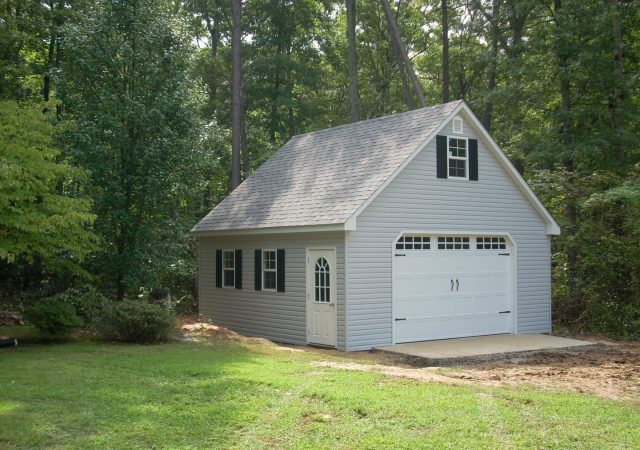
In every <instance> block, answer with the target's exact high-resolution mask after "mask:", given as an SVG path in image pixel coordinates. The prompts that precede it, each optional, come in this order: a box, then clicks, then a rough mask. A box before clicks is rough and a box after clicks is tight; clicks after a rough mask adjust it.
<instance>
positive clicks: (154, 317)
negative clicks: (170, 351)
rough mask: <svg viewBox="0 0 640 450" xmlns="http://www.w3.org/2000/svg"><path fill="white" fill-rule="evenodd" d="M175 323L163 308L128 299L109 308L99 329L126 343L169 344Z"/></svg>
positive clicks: (104, 313)
mask: <svg viewBox="0 0 640 450" xmlns="http://www.w3.org/2000/svg"><path fill="white" fill-rule="evenodd" d="M174 323H175V319H174V317H173V314H171V312H169V311H167V310H166V309H164V308H163V307H162V306H160V305H155V304H152V303H147V302H141V301H131V300H127V301H123V302H118V303H112V304H110V305H108V306H107V307H106V308H105V309H104V311H103V314H102V317H101V319H100V320H99V321H98V328H99V329H100V330H101V331H102V332H103V333H104V334H105V335H107V336H112V337H115V338H117V339H119V340H121V341H124V342H136V343H140V344H150V343H154V342H160V341H166V340H167V339H168V338H169V334H170V333H171V331H172V330H173V326H174Z"/></svg>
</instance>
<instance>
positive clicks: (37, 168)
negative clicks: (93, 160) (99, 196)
mask: <svg viewBox="0 0 640 450" xmlns="http://www.w3.org/2000/svg"><path fill="white" fill-rule="evenodd" d="M42 110H43V105H42V104H31V105H29V104H22V105H19V104H18V103H16V102H13V101H1V102H0V136H2V137H3V142H2V145H0V259H2V260H5V261H7V262H9V263H12V262H14V261H16V260H17V259H21V260H26V261H31V262H33V261H35V260H38V261H41V262H43V263H44V265H45V266H46V267H47V268H48V269H49V270H52V271H61V270H62V269H73V270H78V266H77V264H78V262H79V261H80V260H82V259H83V258H84V257H85V256H86V255H87V254H88V253H89V252H91V251H92V250H95V249H96V246H97V242H98V241H97V238H96V236H95V235H94V234H93V232H92V231H91V229H90V225H91V224H92V223H93V221H94V219H95V215H94V214H92V213H91V212H90V208H91V202H90V201H89V200H88V199H86V198H81V197H78V196H74V195H73V192H72V191H71V189H70V185H71V184H74V183H77V182H78V180H79V179H81V178H82V177H83V176H84V175H85V174H84V173H83V172H82V171H80V170H78V169H74V168H72V167H71V166H69V165H68V164H67V163H66V162H64V161H60V151H59V150H57V149H56V148H55V147H54V145H53V137H54V134H55V132H56V130H55V127H54V125H53V124H52V123H51V120H50V118H49V117H48V116H46V115H44V114H43V113H42Z"/></svg>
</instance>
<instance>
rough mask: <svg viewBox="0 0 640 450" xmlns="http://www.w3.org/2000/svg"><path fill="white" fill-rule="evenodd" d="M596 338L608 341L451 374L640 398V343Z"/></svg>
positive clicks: (479, 380)
mask: <svg viewBox="0 0 640 450" xmlns="http://www.w3.org/2000/svg"><path fill="white" fill-rule="evenodd" d="M583 339H584V337H583ZM597 342H598V343H601V344H605V345H600V346H598V347H596V348H592V349H586V350H584V351H578V352H576V351H571V352H570V351H544V352H538V353H535V354H532V355H527V356H526V357H524V358H517V357H512V358H509V359H507V360H505V361H499V362H493V363H487V364H480V365H477V366H470V367H465V368H464V369H462V370H460V371H459V373H457V374H456V373H452V374H451V375H450V376H452V377H463V379H465V380H472V381H477V382H485V381H491V382H496V381H497V382H501V383H506V384H531V385H536V386H541V387H548V388H553V389H563V390H571V391H574V392H584V393H589V394H593V395H597V396H601V397H607V398H612V399H623V398H630V399H636V400H640V344H638V343H618V342H611V341H605V340H602V339H598V340H597Z"/></svg>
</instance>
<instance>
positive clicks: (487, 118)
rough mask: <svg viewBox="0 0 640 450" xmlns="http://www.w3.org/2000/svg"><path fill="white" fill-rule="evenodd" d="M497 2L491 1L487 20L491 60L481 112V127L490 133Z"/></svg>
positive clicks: (496, 49)
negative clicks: (489, 14) (490, 9)
mask: <svg viewBox="0 0 640 450" xmlns="http://www.w3.org/2000/svg"><path fill="white" fill-rule="evenodd" d="M498 8H499V0H493V3H492V11H491V17H490V19H489V26H490V28H491V60H490V61H489V69H488V72H489V73H488V76H487V78H488V79H487V91H486V93H485V101H484V110H483V111H482V120H481V122H482V125H484V127H485V128H486V129H487V131H489V132H490V131H491V119H492V118H493V99H491V95H492V94H493V90H494V89H495V88H496V72H497V66H498V40H499V39H500V36H499V33H500V30H499V29H498V14H499V11H498Z"/></svg>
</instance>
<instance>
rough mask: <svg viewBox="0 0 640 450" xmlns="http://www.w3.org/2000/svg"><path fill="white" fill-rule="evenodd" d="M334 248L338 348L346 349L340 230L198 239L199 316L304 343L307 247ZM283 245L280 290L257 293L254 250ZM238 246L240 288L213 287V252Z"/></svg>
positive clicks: (246, 331)
mask: <svg viewBox="0 0 640 450" xmlns="http://www.w3.org/2000/svg"><path fill="white" fill-rule="evenodd" d="M334 247H335V248H336V263H337V283H338V285H337V296H338V298H337V305H336V306H337V308H338V311H337V315H338V348H339V349H341V350H344V349H345V346H346V345H345V338H346V329H345V311H346V309H345V300H344V299H345V288H344V286H345V276H344V274H345V270H344V233H343V232H335V233H297V234H278V235H276V234H273V235H249V236H220V237H201V238H200V240H199V259H200V273H199V293H200V314H201V315H202V316H203V317H205V318H208V319H210V320H211V321H213V322H214V323H216V324H219V325H223V326H225V327H228V328H230V329H231V330H234V331H236V332H238V333H241V334H243V335H245V336H260V337H265V338H268V339H271V340H274V341H277V342H287V343H292V344H302V345H304V344H306V343H307V331H306V330H307V321H306V249H307V248H334ZM279 248H282V249H285V292H272V291H256V290H255V287H254V286H255V283H254V270H255V269H254V260H255V255H254V250H255V249H262V250H264V249H279ZM217 249H242V289H233V288H216V268H215V263H216V250H217Z"/></svg>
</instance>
